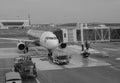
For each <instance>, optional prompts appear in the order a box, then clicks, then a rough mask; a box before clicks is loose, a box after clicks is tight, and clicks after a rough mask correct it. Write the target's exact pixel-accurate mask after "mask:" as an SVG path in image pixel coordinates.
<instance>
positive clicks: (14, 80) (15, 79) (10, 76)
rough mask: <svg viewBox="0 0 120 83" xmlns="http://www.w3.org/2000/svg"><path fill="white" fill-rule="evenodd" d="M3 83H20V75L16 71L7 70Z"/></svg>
mask: <svg viewBox="0 0 120 83" xmlns="http://www.w3.org/2000/svg"><path fill="white" fill-rule="evenodd" d="M5 83H22V79H21V76H20V74H19V73H18V72H8V73H6V74H5Z"/></svg>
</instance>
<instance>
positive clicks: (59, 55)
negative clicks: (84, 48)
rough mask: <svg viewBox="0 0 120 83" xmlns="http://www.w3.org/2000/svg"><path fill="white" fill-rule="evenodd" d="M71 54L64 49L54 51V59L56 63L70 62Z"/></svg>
mask: <svg viewBox="0 0 120 83" xmlns="http://www.w3.org/2000/svg"><path fill="white" fill-rule="evenodd" d="M70 58H71V56H70V55H69V54H68V53H66V52H64V51H56V52H53V56H52V61H53V63H56V64H68V63H69V62H70Z"/></svg>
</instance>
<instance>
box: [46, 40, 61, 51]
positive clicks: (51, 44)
mask: <svg viewBox="0 0 120 83" xmlns="http://www.w3.org/2000/svg"><path fill="white" fill-rule="evenodd" d="M58 45H59V42H58V40H51V41H49V43H48V48H49V49H54V48H56V47H58Z"/></svg>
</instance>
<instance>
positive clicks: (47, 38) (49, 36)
mask: <svg viewBox="0 0 120 83" xmlns="http://www.w3.org/2000/svg"><path fill="white" fill-rule="evenodd" d="M27 34H28V35H29V36H30V37H31V39H32V40H33V39H34V40H36V41H38V42H39V44H40V45H41V46H43V47H45V48H47V49H54V48H56V47H58V45H59V41H58V39H57V37H56V35H55V34H54V33H52V32H50V31H40V30H32V29H30V30H28V32H27Z"/></svg>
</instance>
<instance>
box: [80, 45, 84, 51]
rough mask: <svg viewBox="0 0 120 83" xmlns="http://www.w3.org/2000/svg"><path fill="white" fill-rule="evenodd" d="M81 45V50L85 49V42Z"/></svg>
mask: <svg viewBox="0 0 120 83" xmlns="http://www.w3.org/2000/svg"><path fill="white" fill-rule="evenodd" d="M81 47H82V49H81V51H84V43H82V44H81Z"/></svg>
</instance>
